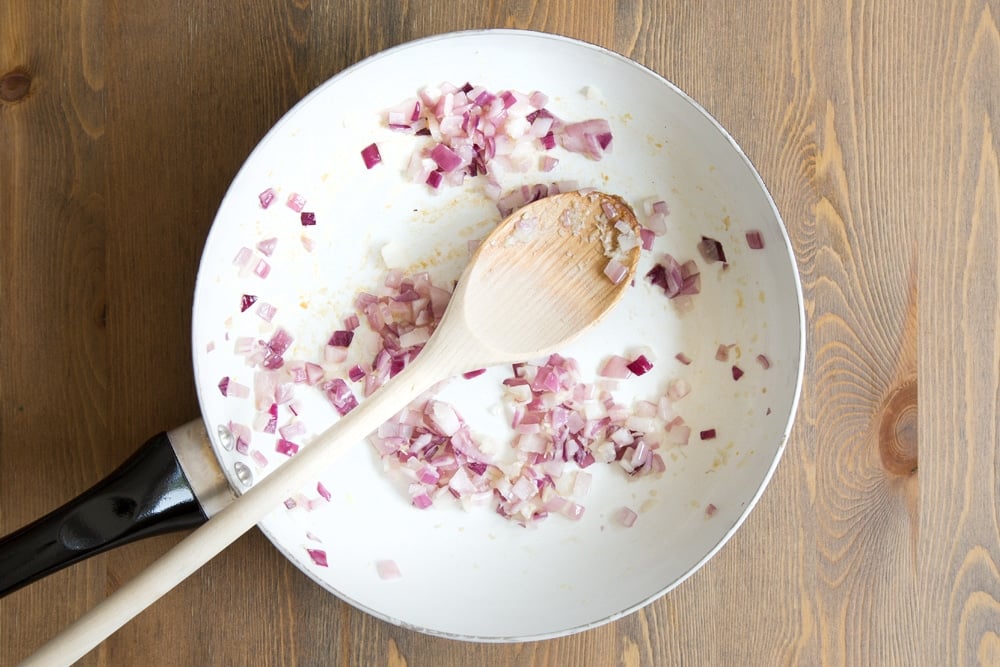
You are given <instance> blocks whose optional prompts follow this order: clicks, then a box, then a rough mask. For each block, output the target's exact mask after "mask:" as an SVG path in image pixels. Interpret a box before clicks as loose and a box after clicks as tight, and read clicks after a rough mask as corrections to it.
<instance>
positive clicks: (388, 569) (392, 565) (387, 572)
mask: <svg viewBox="0 0 1000 667" xmlns="http://www.w3.org/2000/svg"><path fill="white" fill-rule="evenodd" d="M375 571H376V572H378V577H379V579H382V580H383V581H391V580H393V579H399V578H400V577H402V576H403V574H402V573H401V572H400V571H399V566H398V565H397V564H396V561H394V560H379V561H375Z"/></svg>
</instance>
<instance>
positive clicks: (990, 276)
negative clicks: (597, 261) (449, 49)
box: [0, 0, 1000, 666]
mask: <svg viewBox="0 0 1000 667" xmlns="http://www.w3.org/2000/svg"><path fill="white" fill-rule="evenodd" d="M998 24H1000V6H998V3H997V2H996V0H955V1H954V2H935V1H934V0H917V2H915V3H913V2H902V1H901V0H888V1H885V2H882V1H879V0H851V1H850V2H835V1H834V0H782V1H781V2H777V3H771V2H762V1H760V0H749V1H747V2H743V3H727V2H722V1H721V0H707V1H706V2H701V3H689V2H676V1H673V0H664V1H662V2H650V1H645V2H644V1H643V0H619V1H617V2H615V3H606V2H599V1H598V0H573V2H569V1H568V0H551V1H548V2H546V1H543V0H508V1H502V0H494V1H491V2H484V3H478V4H472V3H464V4H463V3H454V2H448V3H446V2H438V1H437V0H427V1H426V2H422V3H416V2H411V1H409V0H400V1H389V0H366V1H365V2H362V1H361V0H344V1H343V2H337V3H334V2H309V1H308V0H295V1H290V2H267V3H265V2H257V3H224V2H207V1H204V0H195V1H193V2H189V3H169V2H162V1H160V0H149V1H148V2H145V3H143V8H142V10H141V11H139V10H137V9H136V8H135V7H134V6H132V5H130V4H127V3H124V2H121V0H105V1H104V2H96V1H92V0H81V1H80V2H76V3H36V2H31V1H30V0H8V1H7V2H5V3H2V4H0V313H2V314H3V316H2V317H0V532H4V533H5V532H8V531H10V530H13V529H14V528H16V527H18V526H20V525H22V524H23V523H25V522H27V521H29V520H30V519H32V518H34V517H36V516H38V515H40V514H42V513H44V512H45V511H47V510H49V509H51V508H52V507H54V506H55V505H57V504H59V503H60V502H62V501H63V500H65V499H67V498H69V497H70V496H71V495H73V494H75V493H77V492H79V491H82V490H83V489H84V488H86V487H87V486H89V484H90V483H92V482H93V481H96V480H97V479H98V478H99V477H100V476H102V475H103V474H105V473H107V472H109V471H110V470H111V469H112V468H114V467H115V466H116V465H117V464H118V463H119V462H120V461H121V460H123V459H124V458H125V457H126V456H127V455H128V454H129V453H130V452H131V451H132V450H133V449H134V447H135V446H136V445H137V444H138V443H139V442H141V440H142V439H144V438H145V437H146V436H148V435H149V434H150V433H152V432H154V431H155V430H159V429H162V428H166V427H171V426H173V425H175V424H178V423H181V421H182V420H187V419H189V418H191V417H192V416H194V415H195V414H197V402H196V400H195V397H194V388H193V383H192V381H191V374H190V370H189V367H190V362H189V342H188V341H189V332H188V329H189V326H190V314H189V313H190V299H191V295H192V292H193V286H194V277H195V275H196V271H197V263H198V257H199V253H200V250H201V245H202V243H203V241H204V238H205V235H206V233H207V231H208V228H209V225H210V224H211V220H212V217H213V215H214V212H215V209H216V207H217V206H218V203H219V201H220V199H221V197H222V195H223V193H224V192H225V189H226V187H227V185H228V183H229V181H230V179H231V178H232V176H233V175H234V174H235V172H236V170H237V169H238V168H239V166H240V164H241V163H242V161H243V160H244V159H245V157H246V155H247V154H248V153H249V151H250V150H251V149H252V148H253V146H254V145H255V143H256V142H257V141H258V140H259V138H260V137H261V136H262V135H263V134H264V133H265V132H266V131H267V129H268V128H269V127H270V126H271V124H273V123H274V122H275V121H276V120H277V119H278V118H279V117H280V116H281V115H282V114H283V113H284V112H285V111H286V110H288V109H289V108H290V107H291V106H292V105H293V104H294V103H295V102H296V101H298V100H299V99H300V98H301V97H302V96H303V95H305V94H306V93H307V92H308V91H309V90H311V89H312V88H313V87H315V86H316V85H318V84H319V83H321V82H322V81H324V80H325V79H327V78H328V77H330V76H331V75H333V74H335V73H336V72H337V71H339V70H341V69H343V68H344V67H346V66H348V65H350V64H352V63H354V62H356V61H357V60H359V59H361V58H364V57H366V56H368V55H371V54H373V53H376V52H378V51H379V50H381V49H384V48H386V47H389V46H393V45H395V44H399V43H402V42H405V41H408V40H410V39H414V38H417V37H422V36H426V35H430V34H434V33H438V32H444V31H448V30H455V29H462V28H482V27H519V28H531V29H538V30H548V31H552V32H558V33H562V34H566V35H569V36H572V37H577V38H580V39H584V40H587V41H590V42H594V43H597V44H600V45H603V46H606V47H609V48H612V49H615V50H617V51H620V52H622V53H624V54H626V55H629V56H631V57H633V58H635V59H636V60H638V61H639V62H641V63H643V64H645V65H647V66H648V67H650V68H652V69H653V70H655V71H657V72H659V73H660V74H662V75H664V76H665V77H667V78H668V79H670V80H671V81H673V82H675V83H677V84H678V85H679V86H680V87H681V88H682V89H684V90H685V91H686V92H688V93H689V94H691V95H692V96H693V97H694V98H695V99H697V100H698V101H699V102H701V103H702V104H703V105H704V106H705V107H706V108H707V109H708V111H709V112H710V113H712V114H713V115H715V116H716V117H717V118H718V119H719V120H720V122H722V124H723V125H724V126H726V127H727V129H729V130H730V132H731V133H732V134H733V136H734V137H735V138H736V140H737V141H738V142H739V143H740V144H741V145H742V146H743V148H744V149H745V151H746V152H747V154H748V156H749V157H750V158H751V160H752V161H753V162H754V164H755V165H756V166H757V168H758V170H759V171H760V172H761V175H762V176H763V178H764V180H765V182H766V183H767V185H768V187H769V189H770V190H771V192H772V194H773V196H774V198H775V201H776V203H777V204H778V207H779V209H780V210H781V212H782V214H783V216H784V218H785V222H786V224H787V226H788V229H789V233H790V235H791V238H792V241H793V245H794V247H795V250H796V254H797V257H798V260H799V263H800V269H801V273H802V280H803V287H804V292H805V297H806V305H807V310H808V312H807V314H808V317H809V322H808V344H809V353H808V359H807V369H806V370H807V374H806V386H805V391H804V394H803V399H802V403H801V406H800V412H799V416H798V420H797V422H796V426H795V429H794V431H793V433H792V437H791V440H790V442H789V446H788V450H787V453H786V457H785V459H784V460H783V462H782V464H781V465H780V466H779V468H778V471H777V473H776V475H775V477H774V479H773V481H772V483H771V486H770V487H769V488H768V490H767V491H766V493H765V494H764V496H763V499H762V500H761V502H760V504H759V505H758V507H757V509H756V510H755V511H754V512H753V513H752V514H751V516H750V518H749V519H748V521H747V523H746V524H745V527H744V528H743V529H742V530H740V531H739V532H738V533H737V535H736V536H735V537H734V538H733V539H732V540H731V541H730V542H729V544H727V546H726V547H725V548H724V549H723V550H722V551H721V552H720V553H719V554H718V555H717V556H716V557H715V558H713V559H712V560H711V561H710V562H709V563H708V564H707V565H706V566H705V567H704V568H703V569H702V570H700V571H699V572H698V573H697V574H696V575H695V576H694V577H692V578H691V579H690V580H688V581H687V582H686V583H685V584H683V585H682V586H681V587H679V588H678V589H677V590H675V591H674V592H672V593H671V594H670V595H668V596H666V597H665V598H663V599H662V600H660V601H658V602H656V603H654V604H652V605H650V606H649V607H648V608H647V609H645V610H644V611H642V612H639V613H636V614H633V615H632V616H630V617H627V618H625V619H622V620H621V621H618V622H616V623H614V624H612V625H609V626H606V627H602V628H598V629H595V630H592V631H590V632H585V633H583V634H580V635H577V636H574V637H570V638H565V639H559V640H553V641H548V642H536V643H528V644H523V645H513V646H495V645H477V644H465V643H455V642H451V641H447V640H443V639H435V638H429V637H425V636H423V635H419V634H415V633H412V632H409V631H406V630H403V629H400V628H397V627H395V626H391V625H387V624H385V623H382V622H381V621H378V620H375V619H373V618H372V617H370V616H367V615H365V614H363V613H361V612H358V611H356V610H354V609H352V608H351V607H349V606H348V605H346V604H343V603H341V602H339V601H337V600H334V599H331V598H330V597H329V596H328V595H326V594H325V593H322V592H321V591H320V590H319V589H318V587H316V586H315V585H313V584H312V583H311V582H309V581H308V580H307V579H306V577H305V576H303V575H302V574H300V573H299V572H298V571H297V570H296V569H295V568H293V567H292V566H291V565H289V564H288V563H287V562H286V561H285V560H284V559H283V558H281V557H280V555H278V554H277V553H276V552H275V551H274V550H273V549H272V548H271V547H270V545H269V543H268V542H267V540H266V539H264V538H263V537H262V536H261V535H260V534H258V533H253V534H250V535H247V536H246V537H244V538H243V539H242V540H240V541H239V542H238V543H237V544H236V545H235V546H234V547H233V548H232V549H231V550H228V551H226V552H224V553H223V554H222V555H221V556H220V557H219V558H217V559H216V560H214V561H213V562H212V563H210V564H209V565H208V566H207V567H205V568H204V569H203V570H202V571H200V572H199V573H198V574H197V575H195V576H194V577H192V578H191V579H190V580H189V581H187V582H186V583H185V584H183V585H182V586H181V587H179V588H178V589H176V590H175V591H173V592H172V593H171V594H170V595H168V596H167V597H166V598H164V599H163V600H162V601H161V602H160V603H159V604H158V605H157V606H155V607H154V608H152V609H151V610H149V611H147V612H146V613H144V614H142V615H141V616H140V617H139V618H137V619H136V620H135V621H134V622H132V623H130V624H129V625H127V626H126V627H125V628H123V629H122V630H121V631H120V632H119V633H117V634H116V635H115V636H114V637H112V638H111V639H110V640H109V641H108V642H106V643H105V644H103V645H102V646H101V648H99V649H98V650H97V651H95V652H93V653H92V654H90V655H89V656H87V657H86V658H85V659H84V660H83V661H82V663H81V664H86V665H121V664H146V665H179V664H184V665H206V664H222V665H229V664H232V665H243V664H255V665H256V664H260V665H286V664H288V665H291V664H296V665H328V664H341V665H355V664H385V665H394V666H395V665H409V666H414V665H466V664H484V663H485V664H511V665H577V664H580V665H583V664H587V665H590V664H593V665H619V664H620V665H666V664H684V665H722V664H743V663H746V664H809V665H812V664H848V665H915V664H922V665H933V666H936V665H952V664H957V665H966V664H987V665H989V664H1000V519H998V499H1000V481H998V480H1000V458H998V454H997V451H998V444H1000V442H998V441H1000V437H998V434H1000V422H998V417H997V415H998V414H1000V338H998V336H1000V334H998V333H997V332H998V329H1000V308H998V302H1000V298H998V297H1000V295H998V287H1000V285H998V281H1000V279H998V275H1000V261H998V259H997V257H998V253H997V248H998V241H1000V239H998V236H1000V158H998V155H1000V139H998V136H1000V129H998V128H1000V85H998V75H1000V29H998ZM7 75H10V76H9V77H7ZM918 401H919V404H918ZM176 539H177V538H176V537H161V538H156V539H153V540H150V541H147V542H144V543H141V544H136V545H132V546H129V547H126V548H123V549H120V550H118V551H116V552H112V553H110V554H107V555H105V556H102V557H98V558H95V559H93V560H91V561H89V562H88V563H85V564H81V565H79V566H76V567H74V568H72V569H70V570H68V571H65V572H62V573H59V574H57V575H54V576H53V577H50V578H48V579H46V580H43V581H41V582H38V583H36V584H34V585H32V586H30V587H28V588H26V589H24V590H22V591H19V592H17V593H15V594H13V595H11V596H9V597H7V598H4V599H3V600H0V664H12V663H14V662H16V660H17V659H19V658H21V657H24V656H25V655H27V654H28V653H30V652H31V650H32V649H33V648H35V647H37V646H38V645H40V644H41V643H42V642H43V641H44V640H45V639H46V638H48V637H49V636H51V634H52V630H53V629H54V628H56V627H60V626H63V625H65V624H66V623H67V622H69V621H70V620H71V619H73V618H75V617H76V616H78V615H79V614H80V613H81V612H82V611H83V610H84V609H87V608H89V607H90V606H92V605H93V604H94V603H95V602H96V601H98V600H100V599H101V598H102V597H103V596H104V595H106V593H107V592H108V591H110V590H114V589H115V588H117V587H118V586H119V585H120V584H121V583H122V582H124V581H126V580H128V579H129V578H130V577H132V576H133V575H134V574H135V573H136V572H138V571H140V570H141V569H142V568H143V566H144V565H146V564H147V563H149V562H150V561H151V560H152V559H153V558H155V556H156V555H157V554H159V553H161V552H162V551H163V550H164V549H165V548H167V547H168V546H169V545H170V544H171V543H173V542H174V541H175V540H176ZM261 618H263V619H265V620H266V622H264V623H260V622H258V621H260V619H261Z"/></svg>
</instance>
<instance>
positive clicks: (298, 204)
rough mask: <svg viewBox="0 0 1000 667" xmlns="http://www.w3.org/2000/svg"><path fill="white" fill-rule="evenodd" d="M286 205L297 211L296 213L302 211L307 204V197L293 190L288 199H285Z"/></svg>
mask: <svg viewBox="0 0 1000 667" xmlns="http://www.w3.org/2000/svg"><path fill="white" fill-rule="evenodd" d="M285 205H286V206H287V207H288V208H290V209H292V210H293V211H295V212H296V213H301V212H302V209H303V208H304V207H305V205H306V198H305V197H303V196H302V195H300V194H299V193H297V192H293V193H291V194H290V195H288V199H287V200H286V201H285Z"/></svg>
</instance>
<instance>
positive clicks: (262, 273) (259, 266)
mask: <svg viewBox="0 0 1000 667" xmlns="http://www.w3.org/2000/svg"><path fill="white" fill-rule="evenodd" d="M253 272H254V273H255V274H256V275H257V276H259V277H260V278H267V274H269V273H271V265H270V264H268V263H267V260H265V259H264V258H260V259H258V260H257V263H256V264H254V267H253Z"/></svg>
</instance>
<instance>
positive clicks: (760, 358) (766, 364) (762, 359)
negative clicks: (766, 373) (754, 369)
mask: <svg viewBox="0 0 1000 667" xmlns="http://www.w3.org/2000/svg"><path fill="white" fill-rule="evenodd" d="M757 363H758V364H760V367H761V368H763V369H764V370H767V369H768V368H770V367H771V360H770V359H768V357H767V355H765V354H758V355H757Z"/></svg>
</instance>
